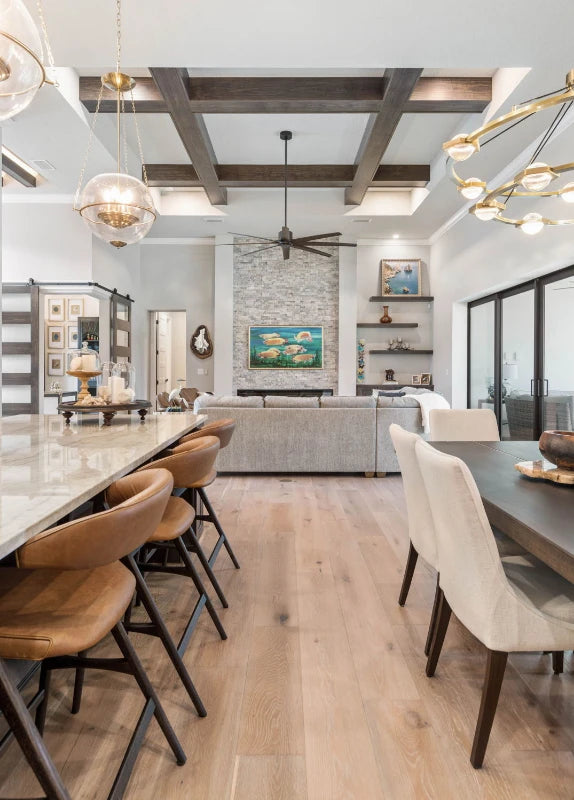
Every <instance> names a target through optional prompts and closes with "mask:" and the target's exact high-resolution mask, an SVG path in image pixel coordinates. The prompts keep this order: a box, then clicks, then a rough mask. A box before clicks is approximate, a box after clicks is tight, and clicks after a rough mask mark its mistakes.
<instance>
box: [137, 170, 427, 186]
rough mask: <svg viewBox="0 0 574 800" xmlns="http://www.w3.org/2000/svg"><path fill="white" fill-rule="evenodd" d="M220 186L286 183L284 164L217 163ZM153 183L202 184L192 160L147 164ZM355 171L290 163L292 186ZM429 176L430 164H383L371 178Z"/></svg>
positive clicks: (349, 178)
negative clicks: (185, 162)
mask: <svg viewBox="0 0 574 800" xmlns="http://www.w3.org/2000/svg"><path fill="white" fill-rule="evenodd" d="M215 170H216V172H217V177H218V180H219V183H220V185H221V186H224V187H226V188H252V187H255V188H273V187H277V186H283V165H282V164H217V165H216V166H215ZM146 171H147V176H148V183H149V185H150V186H156V187H161V186H173V187H177V188H186V187H187V188H197V187H201V186H202V183H201V180H200V178H199V176H198V174H197V172H196V170H195V169H194V168H193V166H192V165H191V164H146ZM354 175H355V166H354V165H353V164H290V165H289V168H288V182H289V186H290V187H299V188H302V187H305V188H315V187H319V188H320V187H324V188H331V187H335V188H339V187H341V188H345V187H347V186H351V185H352V183H353V178H354ZM429 180H430V166H429V165H428V164H405V165H395V164H381V165H380V166H379V167H378V169H377V171H376V173H375V175H374V178H373V180H372V182H371V187H378V188H385V187H386V188H414V187H419V186H426V184H427V183H428V181H429Z"/></svg>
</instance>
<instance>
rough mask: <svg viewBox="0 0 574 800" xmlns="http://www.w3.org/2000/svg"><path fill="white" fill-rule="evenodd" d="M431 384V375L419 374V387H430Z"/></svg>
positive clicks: (426, 373) (427, 373)
mask: <svg viewBox="0 0 574 800" xmlns="http://www.w3.org/2000/svg"><path fill="white" fill-rule="evenodd" d="M431 383H432V375H431V374H430V372H422V373H421V386H430V385H431Z"/></svg>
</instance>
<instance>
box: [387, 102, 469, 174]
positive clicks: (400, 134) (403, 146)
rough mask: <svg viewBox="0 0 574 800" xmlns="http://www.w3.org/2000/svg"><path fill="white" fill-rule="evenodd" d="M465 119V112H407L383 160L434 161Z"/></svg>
mask: <svg viewBox="0 0 574 800" xmlns="http://www.w3.org/2000/svg"><path fill="white" fill-rule="evenodd" d="M463 119H464V117H463V115H461V114H403V116H402V117H401V120H400V122H399V124H398V125H397V129H396V131H395V133H394V135H393V138H392V139H391V143H390V144H389V146H388V148H387V152H386V153H385V155H384V157H383V160H382V162H381V163H383V164H430V163H431V161H432V160H433V158H435V157H436V156H437V155H438V153H440V151H441V147H442V143H443V142H446V141H447V140H448V139H450V138H451V136H453V135H454V133H455V132H458V130H459V126H460V123H461V122H462V120H463Z"/></svg>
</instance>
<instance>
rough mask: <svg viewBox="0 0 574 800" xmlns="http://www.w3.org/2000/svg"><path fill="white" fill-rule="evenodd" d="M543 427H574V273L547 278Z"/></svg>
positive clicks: (541, 394) (541, 386)
mask: <svg viewBox="0 0 574 800" xmlns="http://www.w3.org/2000/svg"><path fill="white" fill-rule="evenodd" d="M543 291H544V296H543V301H542V302H543V312H542V313H543V325H542V327H543V331H544V350H543V359H542V365H543V366H542V378H541V380H540V381H539V385H538V387H537V388H538V394H539V397H540V401H541V403H542V413H541V417H542V420H541V421H542V430H565V431H571V430H573V429H574V427H573V423H574V349H573V348H572V346H571V342H572V341H573V337H574V313H573V310H574V274H570V275H567V276H566V277H563V278H561V279H560V280H552V279H551V276H550V277H549V278H548V279H545V280H544V282H543Z"/></svg>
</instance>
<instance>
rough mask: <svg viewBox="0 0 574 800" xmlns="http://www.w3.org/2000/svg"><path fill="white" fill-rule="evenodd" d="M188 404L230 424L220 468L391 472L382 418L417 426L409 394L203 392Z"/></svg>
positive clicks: (418, 415) (418, 430) (386, 425)
mask: <svg viewBox="0 0 574 800" xmlns="http://www.w3.org/2000/svg"><path fill="white" fill-rule="evenodd" d="M415 391H416V390H415ZM418 391H419V392H420V391H425V390H418ZM194 410H195V411H196V413H202V414H206V415H207V417H208V420H209V421H211V420H216V419H223V418H226V417H232V418H233V419H234V420H235V421H236V423H237V427H236V429H235V433H234V435H233V439H232V440H231V443H230V445H229V446H228V447H226V448H225V449H224V450H222V451H221V453H220V455H219V457H218V469H219V470H220V471H221V472H363V473H366V474H368V475H371V474H373V473H377V474H379V475H381V474H384V473H387V472H398V471H399V465H398V462H397V459H396V455H395V451H394V448H393V445H392V442H391V438H390V435H389V425H390V424H391V423H392V422H396V423H397V424H399V425H402V427H404V428H406V429H407V430H409V431H415V432H416V433H422V423H421V412H420V408H419V405H418V403H417V402H416V400H413V399H412V398H409V397H379V398H374V397H321V398H315V397H271V396H270V397H266V398H262V397H237V396H235V395H233V396H232V395H229V396H226V397H213V396H209V395H203V396H201V397H199V398H198V399H197V400H196V402H195V408H194Z"/></svg>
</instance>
